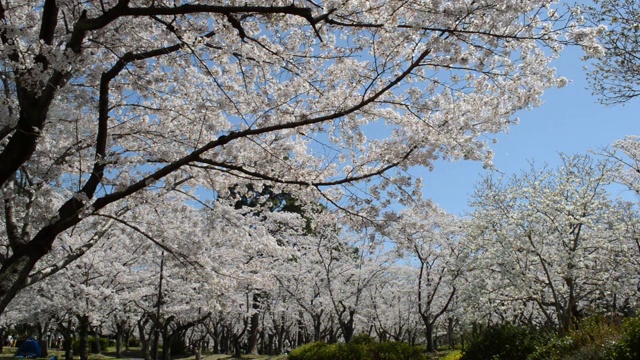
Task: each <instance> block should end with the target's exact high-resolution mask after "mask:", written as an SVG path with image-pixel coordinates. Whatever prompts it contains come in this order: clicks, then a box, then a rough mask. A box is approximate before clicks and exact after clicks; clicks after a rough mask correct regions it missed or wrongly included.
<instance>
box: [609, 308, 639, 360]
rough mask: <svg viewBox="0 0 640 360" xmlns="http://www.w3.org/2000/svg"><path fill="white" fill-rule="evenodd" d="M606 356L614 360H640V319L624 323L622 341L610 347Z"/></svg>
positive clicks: (632, 319) (628, 320) (631, 319)
mask: <svg viewBox="0 0 640 360" xmlns="http://www.w3.org/2000/svg"><path fill="white" fill-rule="evenodd" d="M606 355H607V356H608V359H614V360H633V359H640V318H637V317H636V318H629V319H626V320H625V321H624V324H623V325H622V334H621V336H620V340H619V341H618V342H617V343H615V344H613V345H611V346H610V347H609V349H608V352H607V354H606Z"/></svg>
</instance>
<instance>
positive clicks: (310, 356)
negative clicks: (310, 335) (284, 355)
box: [288, 342, 332, 360]
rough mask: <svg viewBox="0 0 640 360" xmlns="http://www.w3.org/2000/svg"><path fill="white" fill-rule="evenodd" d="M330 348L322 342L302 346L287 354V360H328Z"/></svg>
mask: <svg viewBox="0 0 640 360" xmlns="http://www.w3.org/2000/svg"><path fill="white" fill-rule="evenodd" d="M331 348H332V346H331V345H329V344H327V343H324V342H314V343H310V344H305V345H302V346H300V347H298V348H296V349H293V350H292V351H291V352H290V353H289V357H288V358H289V360H325V359H327V360H329V359H330V357H328V354H329V353H330V352H331Z"/></svg>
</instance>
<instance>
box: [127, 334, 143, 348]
mask: <svg viewBox="0 0 640 360" xmlns="http://www.w3.org/2000/svg"><path fill="white" fill-rule="evenodd" d="M140 345H141V344H140V339H138V338H137V337H135V336H131V337H129V347H139V346H140Z"/></svg>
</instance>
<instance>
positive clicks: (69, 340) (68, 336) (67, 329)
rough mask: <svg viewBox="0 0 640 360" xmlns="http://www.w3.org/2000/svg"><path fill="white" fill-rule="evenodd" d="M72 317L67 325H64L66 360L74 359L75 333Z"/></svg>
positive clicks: (63, 335)
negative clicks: (72, 329) (72, 330)
mask: <svg viewBox="0 0 640 360" xmlns="http://www.w3.org/2000/svg"><path fill="white" fill-rule="evenodd" d="M72 324H73V323H72V322H71V319H69V320H68V321H67V326H62V337H63V338H64V343H63V348H64V360H73V334H72V332H71V325H72Z"/></svg>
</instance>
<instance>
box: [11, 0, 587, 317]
mask: <svg viewBox="0 0 640 360" xmlns="http://www.w3.org/2000/svg"><path fill="white" fill-rule="evenodd" d="M553 3H554V2H553V1H543V2H540V1H497V0H496V1H489V2H469V1H462V0H460V1H450V2H442V1H434V0H424V1H419V2H410V3H408V2H404V1H395V0H387V1H380V2H376V3H372V2H367V1H353V2H346V3H343V2H338V1H323V2H313V1H299V0H295V1H276V2H271V3H270V4H268V5H267V6H265V5H264V3H263V2H260V1H253V0H249V1H245V0H243V1H238V2H236V1H232V2H217V1H205V2H191V1H184V2H180V3H172V2H166V1H148V0H108V1H80V0H44V1H39V0H38V1H36V0H28V1H12V0H3V1H2V2H0V46H1V47H2V58H1V59H0V63H1V64H2V70H1V71H2V76H1V77H0V78H1V79H2V82H1V84H2V85H1V86H2V90H3V91H2V93H3V95H4V96H3V97H2V99H1V100H0V101H1V102H2V106H0V111H1V112H2V116H0V119H1V123H0V139H1V142H0V187H1V189H2V194H3V202H4V207H3V210H2V211H3V215H4V216H3V218H4V223H5V227H4V233H3V248H4V249H5V251H4V252H5V258H4V261H2V265H1V267H0V312H2V311H4V309H5V308H6V306H7V305H8V304H9V303H10V302H11V300H12V299H13V298H14V296H15V295H16V293H17V292H18V291H19V290H20V289H21V288H23V287H24V286H25V285H27V284H28V283H29V280H28V278H29V276H30V274H31V272H32V270H33V268H34V266H35V265H36V264H37V263H38V262H39V261H40V259H42V257H43V256H45V255H46V254H47V253H48V252H49V251H50V250H51V249H52V247H53V244H54V242H55V241H56V239H57V238H59V237H60V236H61V235H62V234H65V233H69V232H71V231H72V229H73V228H74V227H75V226H77V225H79V224H80V223H82V222H86V223H87V227H88V228H91V227H92V228H94V229H95V233H96V234H99V233H100V232H102V231H103V230H101V229H102V228H103V226H105V224H106V223H108V220H107V219H114V218H119V217H120V215H121V212H123V211H125V210H126V209H129V208H134V207H135V206H137V205H139V204H145V203H148V202H149V201H155V199H157V195H156V194H157V193H170V192H174V191H180V192H189V193H190V194H192V195H193V196H194V197H195V199H194V201H200V202H201V203H206V202H207V201H212V200H211V199H216V198H217V196H218V195H221V196H222V198H226V197H227V195H228V192H229V189H231V188H233V189H239V188H240V187H243V186H246V184H248V183H251V184H253V186H258V187H261V186H262V185H263V184H266V185H268V186H271V187H274V188H278V189H277V190H278V191H280V189H282V188H287V189H288V190H287V192H289V193H291V194H295V197H296V198H298V199H301V201H302V202H303V203H304V202H312V203H316V202H317V201H318V199H324V200H323V201H325V202H327V203H331V204H334V205H337V206H339V207H340V208H342V209H345V210H350V211H354V212H357V205H359V204H360V201H362V200H363V199H362V198H363V196H364V195H363V194H365V192H353V191H348V189H347V188H346V187H347V186H348V185H349V184H354V183H358V182H361V181H363V180H365V179H368V178H372V177H377V176H379V175H381V174H387V175H386V177H385V179H386V181H387V182H388V184H389V186H391V187H394V186H407V185H408V183H407V181H406V178H402V177H400V178H396V177H394V175H395V173H394V169H397V170H398V171H399V172H402V171H403V170H406V169H407V168H408V167H410V166H413V165H423V166H428V167H431V166H432V161H433V159H435V158H439V157H445V158H450V159H460V158H468V159H480V160H485V161H488V160H489V159H490V152H489V151H488V149H487V147H486V145H485V143H484V141H485V140H484V139H485V138H484V137H483V136H482V135H485V134H486V133H495V132H499V131H503V130H505V129H506V128H507V127H508V126H509V125H510V124H512V123H513V122H514V119H513V118H512V115H513V113H514V112H515V111H517V110H520V109H523V108H528V107H530V106H534V105H537V104H539V97H540V95H541V94H542V93H543V91H544V90H545V89H546V88H547V87H549V86H555V85H562V84H563V83H564V82H565V81H564V79H556V78H555V76H554V71H553V69H552V68H550V67H549V66H548V64H549V62H550V61H551V60H552V58H553V57H554V56H555V55H556V54H557V52H558V51H559V50H560V48H561V45H562V43H563V42H566V41H584V42H585V45H587V46H589V45H590V43H589V42H590V41H591V40H592V38H593V36H589V34H590V31H589V30H588V29H582V28H580V25H579V24H577V25H576V24H575V23H574V21H573V19H572V18H571V16H570V15H567V16H565V17H564V18H563V17H561V16H559V15H558V14H559V12H558V10H557V9H555V8H554V4H553ZM574 25H575V26H574ZM568 33H570V34H569V36H567V34H568ZM585 34H586V36H585ZM567 39H568V40H567ZM381 127H382V128H383V131H382V135H381V133H380V132H377V135H376V136H373V135H372V131H373V130H374V129H375V128H381ZM378 190H380V189H377V190H376V191H372V192H370V193H369V197H370V199H367V200H379V199H380V197H383V196H384V192H382V193H381V192H379V191H378ZM383 190H384V189H383ZM205 194H206V195H205ZM354 206H356V207H354ZM239 224H240V226H241V227H242V226H244V225H243V222H240V223H239ZM92 237H93V235H91V234H88V235H87V239H91V238H92Z"/></svg>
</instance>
